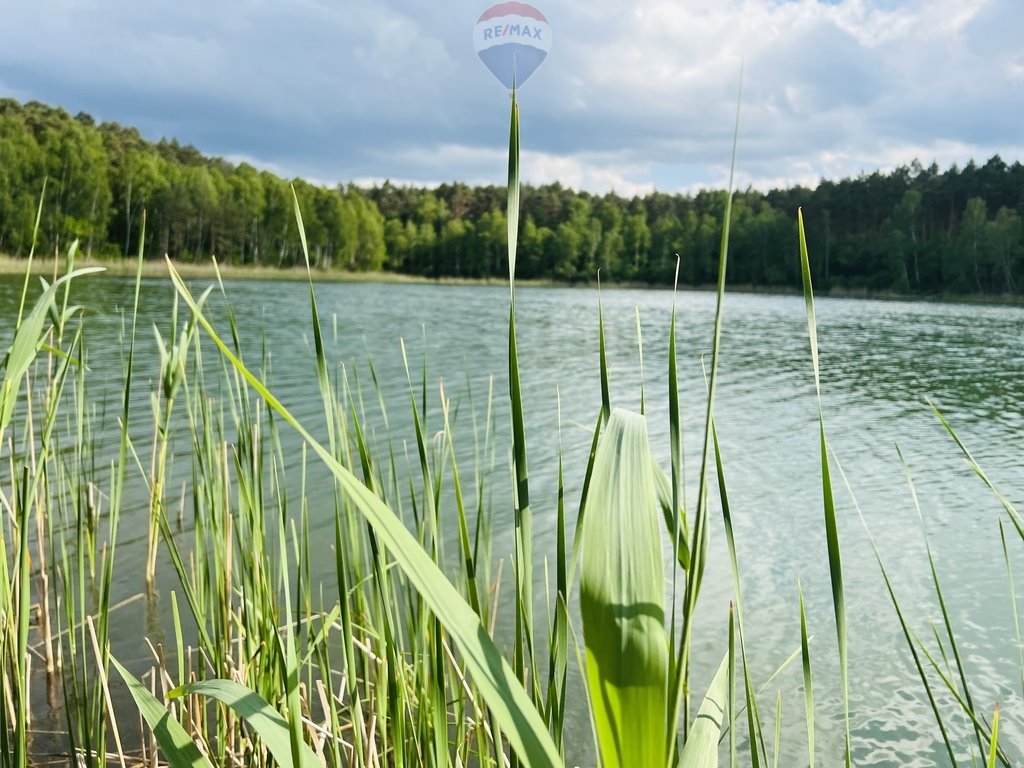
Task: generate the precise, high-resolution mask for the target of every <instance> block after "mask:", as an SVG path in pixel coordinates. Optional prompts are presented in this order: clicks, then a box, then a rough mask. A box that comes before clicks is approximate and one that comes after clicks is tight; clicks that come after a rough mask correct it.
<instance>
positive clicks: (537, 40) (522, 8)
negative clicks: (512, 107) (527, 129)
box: [473, 2, 551, 90]
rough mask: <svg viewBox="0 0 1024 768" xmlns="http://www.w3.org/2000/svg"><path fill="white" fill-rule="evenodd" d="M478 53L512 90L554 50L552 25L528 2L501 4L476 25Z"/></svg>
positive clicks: (489, 9)
mask: <svg viewBox="0 0 1024 768" xmlns="http://www.w3.org/2000/svg"><path fill="white" fill-rule="evenodd" d="M473 43H474V45H475V46H476V52H477V55H478V56H479V57H480V60H481V61H482V62H483V63H484V64H485V65H486V66H487V68H488V69H489V70H490V71H491V74H492V75H494V76H495V77H496V78H497V79H498V82H500V83H501V84H502V85H504V86H505V87H506V88H508V89H509V90H511V89H512V88H518V87H520V86H522V85H523V83H525V82H526V81H527V80H528V79H529V78H530V75H532V74H533V73H534V72H536V71H537V67H539V66H540V65H541V64H542V63H543V62H544V59H546V58H547V55H548V53H549V52H550V50H551V25H550V24H548V20H547V19H546V18H545V17H544V14H543V13H541V12H540V11H538V10H537V9H536V8H534V7H533V6H532V5H527V4H526V3H516V2H509V3H498V4H497V5H492V6H491V7H490V8H488V9H487V10H486V11H484V12H483V13H482V14H481V15H480V18H479V19H477V21H476V26H475V27H474V28H473Z"/></svg>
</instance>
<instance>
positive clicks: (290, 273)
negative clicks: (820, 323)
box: [0, 254, 1024, 306]
mask: <svg viewBox="0 0 1024 768" xmlns="http://www.w3.org/2000/svg"><path fill="white" fill-rule="evenodd" d="M76 263H77V264H78V265H79V266H81V267H90V268H91V267H97V268H101V269H103V270H104V271H105V272H106V274H108V275H113V276H119V277H135V275H136V273H137V271H138V265H137V264H136V263H135V262H134V261H132V260H130V259H118V260H114V261H111V260H101V259H83V258H79V259H78V260H77V261H76ZM168 264H170V265H171V266H172V267H173V268H174V270H175V271H176V272H177V273H178V274H179V275H181V276H182V277H184V278H186V279H208V280H212V279H215V278H216V277H217V276H218V275H219V276H220V277H221V278H223V279H225V280H264V281H271V282H272V281H278V280H281V281H289V282H305V281H307V280H308V279H309V277H310V272H308V271H307V270H306V268H305V267H289V268H285V269H277V268H274V267H266V266H252V265H249V266H240V265H234V264H214V263H213V261H209V262H181V261H173V260H171V261H170V262H168V261H167V260H165V259H147V260H146V261H144V262H143V265H142V276H143V277H145V278H147V279H149V278H169V276H170V270H169V269H168ZM26 265H27V260H25V259H16V258H12V257H10V256H5V255H2V254H0V275H15V276H22V275H24V274H25V271H26ZM66 270H67V261H66V259H53V258H48V259H40V258H34V259H33V260H32V268H31V272H32V274H35V275H40V276H43V277H47V278H53V276H54V275H60V274H63V273H64V272H65V271H66ZM312 279H313V280H314V282H323V283H381V284H406V285H504V286H507V285H508V280H507V279H498V278H481V279H474V278H459V277H439V278H429V277H423V276H420V275H406V274H401V273H398V272H344V271H340V270H315V271H313V272H312ZM516 282H517V284H518V285H520V286H521V287H526V288H590V289H593V288H596V287H597V286H598V282H597V280H596V279H595V280H594V281H590V282H587V281H579V280H577V281H573V282H559V281H556V280H517V281H516ZM600 284H601V286H602V287H604V288H607V289H609V290H616V289H635V290H672V287H671V286H665V285H656V284H650V283H636V282H627V283H624V282H609V281H604V280H602V281H601V283H600ZM677 290H682V291H700V292H705V293H715V292H717V290H718V286H716V285H698V286H682V287H679V288H677ZM729 291H730V292H731V293H753V294H763V295H766V296H800V295H802V293H801V291H800V290H798V289H795V288H785V287H780V286H773V287H769V286H762V285H752V284H730V285H729ZM815 295H817V296H828V297H831V298H842V299H873V300H878V301H930V302H935V301H938V302H948V303H958V304H978V305H1006V306H1017V305H1021V304H1024V296H1020V295H1019V294H1000V295H993V294H980V293H979V294H914V293H898V292H894V291H871V290H867V289H863V290H861V289H857V290H853V289H844V288H832V289H829V290H826V291H816V292H815Z"/></svg>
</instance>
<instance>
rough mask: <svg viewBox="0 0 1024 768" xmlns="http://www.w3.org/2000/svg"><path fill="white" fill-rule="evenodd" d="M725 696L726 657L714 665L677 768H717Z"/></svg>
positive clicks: (727, 676)
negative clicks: (716, 668) (705, 693)
mask: <svg viewBox="0 0 1024 768" xmlns="http://www.w3.org/2000/svg"><path fill="white" fill-rule="evenodd" d="M728 693H729V654H726V655H725V658H724V659H722V663H721V664H719V666H718V672H716V673H715V677H714V679H713V680H712V681H711V685H709V686H708V692H707V695H706V696H705V697H704V702H703V703H702V704H701V705H700V709H699V710H697V717H696V718H695V719H694V721H693V725H692V726H691V727H690V732H689V735H687V737H686V743H685V744H683V751H682V753H681V754H680V755H679V768H718V739H719V737H720V736H721V733H722V721H723V719H724V716H725V711H726V709H725V708H726V701H725V700H726V696H728Z"/></svg>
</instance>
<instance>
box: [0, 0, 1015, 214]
mask: <svg viewBox="0 0 1024 768" xmlns="http://www.w3.org/2000/svg"><path fill="white" fill-rule="evenodd" d="M535 1H536V2H537V3H538V5H540V6H541V7H542V9H543V10H544V12H545V14H546V15H547V16H548V18H549V20H550V21H551V24H552V27H553V29H554V47H553V49H552V53H551V55H550V57H549V60H548V61H547V62H546V63H545V65H544V67H543V68H542V69H541V71H540V72H539V73H538V74H537V75H535V76H534V78H533V79H532V80H531V81H530V83H529V84H528V85H527V86H526V87H525V88H524V90H523V92H522V94H521V103H522V107H523V126H524V145H523V146H524V152H526V153H527V154H525V155H524V160H525V161H527V162H529V163H530V164H532V168H533V170H532V171H529V172H528V176H529V178H530V179H531V180H532V181H534V182H545V181H550V180H559V181H561V182H562V183H563V184H567V185H571V186H577V187H585V188H588V189H593V190H595V191H604V190H607V189H615V190H616V191H619V192H621V193H623V194H633V193H635V192H642V191H644V190H646V189H649V188H650V187H651V185H652V183H655V181H656V183H657V184H658V186H660V187H664V188H669V189H678V188H682V189H690V188H696V187H698V186H703V185H709V184H713V183H714V184H718V183H724V180H725V177H726V176H727V165H728V158H729V155H730V150H731V143H732V127H733V119H734V110H735V98H736V88H737V84H738V79H739V71H740V66H741V62H742V64H743V66H744V69H745V77H744V97H743V107H742V120H741V136H740V166H739V168H738V179H739V180H741V182H742V183H741V186H743V185H745V184H752V185H754V186H756V187H759V188H764V187H768V186H772V185H775V184H776V183H779V184H783V183H797V182H798V183H804V184H810V183H813V181H814V180H816V179H817V178H819V177H822V176H825V177H834V176H843V175H848V174H856V173H858V172H860V171H861V170H867V171H870V170H873V169H875V168H878V167H892V166H894V165H900V164H904V163H909V162H910V161H911V160H913V159H915V157H919V158H920V159H921V160H922V161H923V162H930V161H931V160H932V159H934V160H936V161H938V162H939V163H940V164H942V165H945V164H948V163H951V162H960V163H962V162H964V161H965V159H967V158H970V157H974V158H975V159H976V160H978V161H983V160H984V159H986V158H987V157H988V156H990V155H991V154H993V153H995V152H999V153H1001V154H1002V155H1003V156H1004V158H1005V159H1015V157H1016V156H1017V155H1015V154H1014V153H1019V151H1020V149H1019V147H1020V141H1019V125H1020V123H1021V122H1022V119H1024V106H1022V103H1021V100H1020V98H1019V93H1020V86H1021V82H1022V81H1024V58H1022V57H1021V54H1020V46H1019V32H1020V30H1021V29H1022V28H1024V4H1022V3H1019V1H1018V0H902V1H899V0H841V2H829V3H825V2H819V1H818V0H688V2H686V3H680V2H677V1H676V0H592V1H591V2H589V3H575V2H570V1H569V0H535ZM486 4H487V2H486V0H483V1H482V2H469V0H453V2H450V3H448V4H447V5H446V6H445V9H444V17H443V18H441V19H439V18H438V16H437V10H436V7H434V6H427V5H425V4H423V3H419V2H413V0H349V1H348V2H346V3H344V4H339V3H331V2H326V0H298V1H297V2H290V3H284V2H278V1H276V0H236V2H232V3H227V2H223V0H222V1H221V2H217V0H205V1H204V2H200V1H199V0H180V2H174V3H172V2H171V0H155V2H153V3H149V4H145V5H144V6H143V5H140V4H138V3H129V2H127V0H110V2H107V3H104V4H103V5H102V7H101V5H100V4H99V3H98V0H91V2H89V1H88V0H37V2H34V3H17V4H15V5H14V7H13V8H11V9H9V11H10V12H9V13H8V14H7V16H6V17H5V24H4V25H3V26H2V27H0V70H2V71H3V72H4V73H5V75H4V79H5V81H6V83H5V84H4V85H0V95H12V94H13V95H15V96H16V97H18V98H21V99H28V98H36V99H40V100H43V101H48V102H51V103H58V104H61V105H62V106H65V107H66V108H67V109H68V110H69V111H71V112H77V111H79V110H85V111H89V112H92V113H94V114H96V115H97V116H98V117H100V118H101V119H115V120H118V121H120V122H125V123H128V124H135V125H139V126H140V128H142V129H143V131H144V132H147V135H152V137H153V138H159V136H160V135H161V134H174V135H176V136H178V138H179V139H181V140H182V141H185V142H190V143H194V144H196V145H197V146H199V147H200V148H201V149H203V150H205V151H209V152H213V153H218V154H222V155H230V156H232V157H252V158H259V159H260V162H259V163H254V164H258V165H259V166H260V167H265V168H272V169H274V170H275V171H278V172H281V173H283V174H284V175H304V176H309V177H312V178H318V179H338V180H347V179H352V178H361V179H368V178H388V177H390V178H403V179H409V180H416V181H423V182H428V181H438V180H441V181H443V180H451V179H455V178H458V179H462V180H466V181H470V182H492V183H502V181H503V176H504V147H505V135H506V130H507V103H508V102H507V100H505V98H504V97H503V95H502V93H501V89H500V87H499V86H497V85H496V84H495V83H494V81H493V80H492V79H491V77H490V75H489V74H488V73H487V72H486V71H485V70H484V68H483V67H482V66H481V65H480V64H479V62H478V61H477V60H476V57H475V55H474V54H473V51H472V49H471V42H470V40H471V35H470V30H471V27H472V23H473V20H474V19H475V18H476V17H477V15H478V14H479V12H480V11H481V10H482V7H483V6H484V5H486ZM25 29H31V30H33V34H32V35H24V34H21V33H19V31H18V30H25ZM153 134H155V135H153ZM902 153H906V154H905V155H904V154H902ZM530 174H532V175H530Z"/></svg>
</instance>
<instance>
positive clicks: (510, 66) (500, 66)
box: [478, 43, 548, 90]
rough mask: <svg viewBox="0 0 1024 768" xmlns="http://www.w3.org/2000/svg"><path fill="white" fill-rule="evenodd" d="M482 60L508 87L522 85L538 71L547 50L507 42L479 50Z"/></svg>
mask: <svg viewBox="0 0 1024 768" xmlns="http://www.w3.org/2000/svg"><path fill="white" fill-rule="evenodd" d="M478 54H479V56H480V60H481V61H482V62H483V63H484V64H486V65H487V68H488V69H489V70H491V74H492V75H494V76H495V77H496V78H498V80H499V81H500V82H501V84H502V85H504V86H505V87H506V88H508V89H510V90H511V88H512V86H513V84H515V86H516V87H519V86H521V85H522V84H523V83H525V82H526V81H527V79H529V77H530V75H532V74H533V73H534V72H536V71H537V67H539V66H540V65H541V62H543V61H544V59H545V58H547V55H548V54H547V51H542V50H541V49H540V48H534V47H533V46H532V45H523V44H522V43H505V44H503V45H495V46H492V47H491V48H485V49H484V50H482V51H478Z"/></svg>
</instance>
